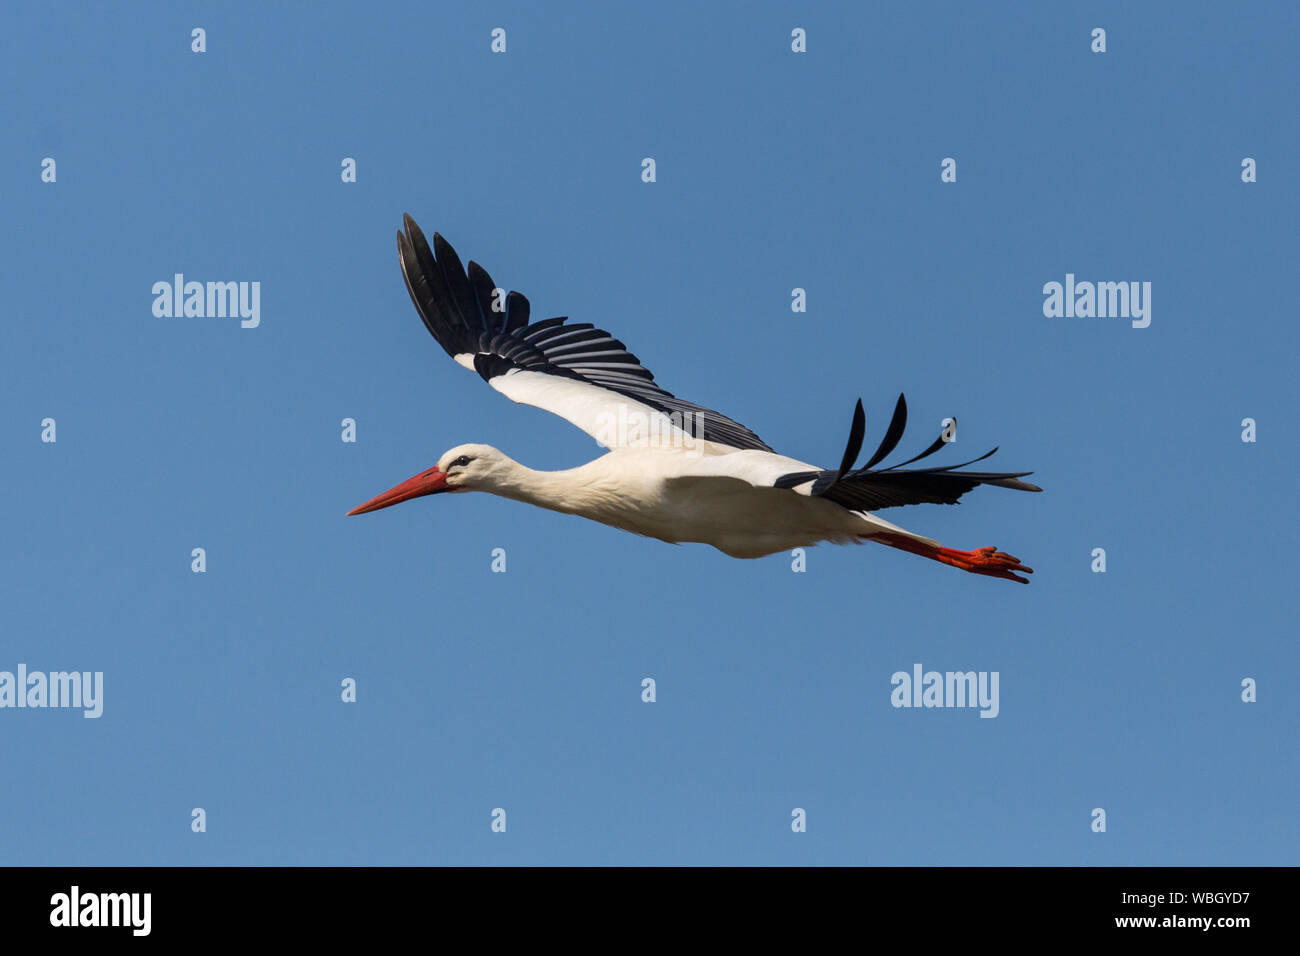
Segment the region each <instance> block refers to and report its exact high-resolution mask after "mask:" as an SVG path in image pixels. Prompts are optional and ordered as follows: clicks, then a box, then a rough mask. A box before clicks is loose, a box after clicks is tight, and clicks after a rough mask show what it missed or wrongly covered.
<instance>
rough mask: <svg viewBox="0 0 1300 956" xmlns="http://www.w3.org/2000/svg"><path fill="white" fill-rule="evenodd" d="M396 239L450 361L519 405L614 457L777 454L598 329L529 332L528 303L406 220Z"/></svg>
mask: <svg viewBox="0 0 1300 956" xmlns="http://www.w3.org/2000/svg"><path fill="white" fill-rule="evenodd" d="M404 220H405V225H406V232H405V233H401V232H399V233H398V234H397V249H398V256H399V259H400V261H401V264H402V277H403V278H404V279H405V280H406V289H407V291H408V292H409V293H410V294H411V301H412V302H414V303H415V310H416V311H417V312H418V313H419V314H420V318H421V319H422V320H423V321H424V326H425V328H427V329H428V330H429V332H430V333H431V334H432V335H433V337H434V338H435V339H437V340H438V344H440V345H441V346H442V347H443V348H444V349H446V351H447V354H448V355H450V356H451V357H452V358H453V359H455V360H456V361H457V362H458V363H460V364H461V365H464V366H465V367H466V368H471V369H474V370H475V371H476V372H478V373H479V375H481V376H482V377H483V379H484V380H485V381H486V382H487V383H488V384H489V385H491V386H492V387H493V388H495V389H496V390H497V391H498V392H500V393H501V394H503V395H505V396H506V397H507V398H509V399H511V400H512V401H515V402H520V403H522V404H524V405H533V406H535V407H537V408H542V409H545V410H546V411H548V412H553V413H554V414H556V415H559V416H560V417H561V418H564V419H566V420H568V421H569V422H572V423H573V424H574V425H576V426H578V427H579V428H581V429H582V430H583V431H585V432H586V433H587V434H588V435H591V436H592V437H593V438H595V439H596V441H598V442H600V443H601V444H602V445H605V446H606V447H607V448H618V447H625V446H629V445H641V444H668V443H680V442H693V441H705V442H711V443H713V444H715V445H721V446H727V447H730V448H753V449H761V450H763V451H771V449H770V448H768V446H767V445H766V444H764V442H763V441H762V439H760V438H759V437H758V436H757V435H755V434H754V433H753V432H752V431H750V430H749V429H748V428H746V427H745V426H744V425H741V424H739V423H737V422H734V421H732V420H731V419H730V418H728V417H726V416H725V415H722V414H720V413H718V412H715V411H713V409H710V408H705V407H704V406H703V405H696V404H695V403H694V402H688V401H684V400H683V399H680V398H677V397H676V396H675V395H673V394H672V393H671V392H668V391H665V390H664V389H662V388H660V387H659V386H658V385H656V384H655V380H654V375H652V374H651V373H650V371H649V370H648V369H646V368H645V367H644V366H643V365H642V364H641V362H640V361H639V360H638V359H637V357H636V356H635V355H633V354H632V353H631V352H629V351H628V350H627V346H625V345H624V344H623V343H622V342H620V341H619V340H618V339H616V338H614V337H613V336H612V335H610V334H609V333H608V332H606V331H604V330H603V329H598V328H595V327H594V326H592V325H591V324H590V323H586V322H581V323H575V324H572V325H569V324H566V322H567V319H565V318H555V319H544V320H542V321H540V322H532V323H530V322H529V306H528V300H527V299H526V298H524V296H522V295H520V294H519V293H518V292H511V293H510V294H509V295H504V296H503V295H501V292H500V290H498V289H497V287H496V285H495V284H494V283H493V282H492V278H491V276H489V275H488V274H487V272H486V271H484V270H483V268H482V267H481V266H479V265H478V263H476V262H470V264H469V271H468V272H466V270H465V268H464V266H462V265H461V263H460V259H459V258H458V257H457V255H456V250H454V249H453V248H452V247H451V245H450V244H449V243H448V242H447V241H446V240H445V239H443V238H442V236H440V235H438V234H437V233H436V232H435V233H434V234H433V248H432V249H430V248H429V243H428V242H427V241H426V240H425V238H424V234H423V233H422V232H421V231H420V227H419V226H417V225H416V224H415V221H414V220H413V219H411V217H410V216H405V217H404Z"/></svg>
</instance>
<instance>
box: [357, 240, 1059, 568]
mask: <svg viewBox="0 0 1300 956" xmlns="http://www.w3.org/2000/svg"><path fill="white" fill-rule="evenodd" d="M404 220H405V231H404V232H398V234H397V249H398V258H399V260H400V262H401V267H402V277H403V278H404V279H405V280H406V289H407V291H408V292H409V293H410V295H411V301H412V302H413V303H415V310H416V312H417V313H418V314H419V316H420V319H421V320H422V321H423V322H424V326H425V328H427V329H428V330H429V332H430V334H432V335H433V337H434V338H435V339H437V341H438V344H439V345H441V346H442V347H443V348H444V349H445V350H446V351H447V354H448V355H450V356H451V357H452V358H453V359H454V360H455V361H456V362H457V363H458V364H460V365H463V366H464V367H465V368H468V369H472V370H473V371H475V372H477V373H478V374H479V375H480V376H481V377H482V378H483V380H484V381H486V382H487V383H488V384H489V385H491V386H492V387H493V388H494V389H496V390H497V391H498V392H500V393H502V394H503V395H505V396H506V397H507V398H509V399H511V400H512V401H515V402H519V403H522V404H524V405H533V406H535V407H537V408H543V409H545V410H547V411H549V412H553V413H554V414H556V415H559V416H560V417H561V418H564V419H566V420H567V421H569V422H571V423H573V424H574V425H576V426H577V427H578V428H580V429H582V430H583V431H584V432H586V433H587V434H589V435H591V436H592V437H593V438H595V439H596V440H597V442H599V443H600V444H601V445H603V446H604V447H606V448H608V449H609V451H608V452H607V453H606V454H604V455H601V456H600V457H599V458H597V459H595V460H594V461H591V462H588V463H587V464H585V465H580V466H579V467H577V468H570V469H567V470H564V471H534V470H533V469H531V468H526V467H524V466H523V465H521V464H519V463H518V462H516V461H514V460H512V459H511V458H509V457H507V456H506V455H505V454H503V453H502V452H500V451H498V450H497V449H495V448H493V447H492V446H490V445H457V446H456V447H455V448H452V449H450V450H449V451H447V452H445V453H444V454H443V455H442V457H441V458H439V459H438V463H437V464H436V465H435V466H434V467H432V468H429V469H428V470H426V471H422V472H420V473H419V474H418V475H415V476H414V477H412V478H409V479H407V480H406V481H404V482H402V483H401V484H400V485H397V486H396V487H394V488H391V489H389V490H388V491H385V492H384V493H383V494H381V495H379V496H377V497H375V498H372V499H371V500H370V501H367V502H366V503H365V504H363V505H360V506H359V507H357V508H354V509H353V510H352V511H349V512H348V514H349V515H355V514H365V513H366V512H369V511H377V510H378V509H380V508H387V507H388V506H389V505H395V504H397V503H398V502H400V501H408V500H410V499H412V498H419V497H422V496H424V495H436V494H442V493H446V492H462V491H486V492H489V493H490V494H494V495H500V496H501V497H504V498H513V499H515V500H516V501H523V502H527V503H528V504H533V505H538V506H539V507H542V508H549V509H550V510H552V511H560V512H564V513H566V514H575V515H580V516H582V517H584V518H590V519H591V520H593V521H599V522H601V523H602V524H607V525H611V526H613V527H615V528H621V529H623V530H624V531H631V532H633V533H635V534H640V535H645V536H648V537H651V538H658V539H659V540H661V541H667V542H670V543H674V544H676V543H680V542H700V543H703V544H709V545H712V546H713V547H715V548H717V549H718V550H719V551H722V552H723V553H725V554H728V555H731V556H732V557H736V558H759V557H763V556H764V555H769V554H773V553H775V552H778V551H789V550H791V549H793V548H798V547H808V546H811V545H814V544H817V543H819V542H823V541H826V542H833V543H836V544H847V543H853V542H863V541H873V542H876V543H877V544H884V545H888V546H889V547H892V548H898V549H900V550H903V551H908V552H910V553H912V554H917V555H920V556H922V557H925V558H930V559H932V560H934V561H939V562H942V563H943V564H947V565H950V566H952V567H955V568H961V569H962V570H963V571H970V572H973V573H975V574H983V575H988V576H990V577H997V578H1006V579H1008V580H1012V581H1020V582H1021V583H1024V584H1028V583H1029V581H1028V579H1027V578H1024V577H1022V576H1021V574H1032V573H1033V569H1032V568H1028V567H1025V566H1024V565H1023V564H1021V563H1020V560H1019V559H1018V558H1015V557H1012V556H1011V555H1009V554H1004V553H1003V552H1001V551H999V550H997V549H996V548H991V547H988V548H976V549H975V550H974V551H958V550H955V549H953V548H946V547H943V546H942V545H941V544H939V542H938V541H935V540H933V539H932V538H927V537H924V536H922V535H919V534H915V533H913V532H911V531H907V530H905V529H903V528H900V527H899V526H897V525H895V524H891V523H890V522H888V521H885V520H884V519H883V518H880V517H879V516H877V515H876V514H875V512H877V511H879V510H881V509H884V508H896V507H899V506H901V505H915V504H925V503H935V504H956V502H957V500H958V499H959V498H960V497H961V496H962V495H963V494H965V493H966V492H968V491H970V490H971V489H972V488H974V487H976V486H977V485H996V486H997V487H999V488H1013V489H1016V490H1018V491H1041V490H1042V489H1041V488H1039V487H1037V486H1036V485H1031V484H1029V483H1028V482H1025V481H1021V480H1020V479H1021V478H1023V477H1025V476H1026V475H1028V474H1031V472H1015V473H1003V472H986V471H960V470H958V469H962V468H965V467H966V466H968V465H973V464H975V463H976V462H979V461H983V460H984V459H985V458H988V457H989V456H990V455H992V454H993V452H995V451H997V449H996V448H994V449H993V451H990V452H989V453H988V454H985V455H981V456H980V457H979V458H975V459H972V460H971V461H968V462H963V463H961V464H958V465H947V466H942V467H922V468H907V467H905V466H907V465H912V464H915V463H916V462H918V461H921V460H922V459H924V458H928V457H929V456H930V455H933V454H934V453H935V452H937V451H939V450H940V449H941V448H942V447H943V446H944V445H945V444H946V442H945V436H943V435H940V436H939V438H938V439H936V440H935V441H934V443H933V444H931V445H930V446H929V447H928V448H926V449H925V450H924V451H922V452H921V453H920V454H919V455H915V456H913V457H912V458H909V459H907V460H906V461H903V462H899V463H898V464H895V465H890V466H888V467H882V466H881V462H882V461H884V459H885V458H886V457H887V456H888V455H889V454H890V453H891V452H892V451H893V450H894V448H895V447H896V446H897V445H898V442H899V440H900V439H901V438H902V436H903V430H904V427H905V426H906V423H907V402H906V401H905V400H904V398H903V396H902V395H900V396H899V397H898V402H897V404H896V405H895V407H894V413H893V417H892V418H891V419H890V422H889V426H888V427H887V428H886V429H885V434H884V437H883V438H882V439H881V441H880V444H879V446H878V447H877V448H876V450H875V451H874V452H873V453H872V455H871V457H870V458H869V459H868V460H867V461H866V463H865V464H864V465H862V466H861V467H855V463H856V462H857V460H858V457H859V454H860V452H861V450H862V442H863V438H864V437H865V434H866V416H865V413H864V412H863V408H862V401H861V400H859V401H858V404H857V407H856V408H855V410H854V412H853V422H852V426H851V428H850V431H849V440H848V445H847V447H846V448H845V449H844V455H843V456H842V458H841V460H840V465H839V467H838V468H830V469H827V468H819V467H817V466H816V465H809V464H807V463H805V462H802V461H798V460H796V459H794V458H788V457H786V456H785V455H780V454H777V453H776V452H774V451H773V450H772V449H771V448H770V447H768V445H767V444H766V443H765V442H764V441H763V440H762V439H760V438H759V437H758V436H757V435H756V434H754V433H753V432H752V431H750V430H749V429H748V428H746V427H745V426H744V425H741V424H739V423H738V422H736V421H733V420H732V419H730V418H728V417H726V416H725V415H722V414H720V413H719V412H716V411H714V410H712V409H710V408H706V407H704V406H703V405H697V404H695V403H694V402H688V401H686V400H684V399H681V398H677V397H676V396H675V395H673V394H672V393H671V392H668V391H665V390H664V389H663V388H661V387H660V386H659V385H658V384H656V382H655V379H654V376H653V375H652V374H651V373H650V371H649V370H648V369H646V368H645V367H644V366H643V365H642V364H641V362H640V360H639V359H638V358H637V357H636V356H635V355H633V354H632V353H631V352H629V351H628V350H627V346H625V345H624V344H623V343H622V342H620V341H619V340H618V339H616V338H614V336H612V335H611V334H610V333H608V332H606V331H604V330H602V329H598V328H596V327H594V326H593V325H591V324H590V323H586V322H581V323H569V322H568V319H567V317H562V318H553V319H543V320H541V321H537V322H533V321H530V314H529V304H528V299H526V298H525V297H524V296H523V295H521V294H520V293H518V292H510V293H509V294H505V293H504V292H503V290H501V289H500V288H498V287H497V286H496V284H495V283H494V282H493V281H492V279H491V277H490V276H489V275H488V274H487V272H486V271H484V269H483V268H482V267H481V266H480V265H478V263H476V262H473V261H471V262H470V264H469V269H468V271H467V270H466V269H465V267H464V266H463V265H461V261H460V259H459V258H458V257H457V255H456V251H455V250H454V249H453V248H452V247H451V245H450V244H449V243H448V242H447V241H446V240H445V239H443V238H442V236H440V235H438V234H437V233H436V232H435V233H434V234H433V246H432V248H430V245H429V243H428V241H427V240H426V239H425V237H424V234H423V233H422V232H421V231H420V228H419V226H417V225H416V224H415V222H414V220H412V219H411V217H410V216H405V217H404Z"/></svg>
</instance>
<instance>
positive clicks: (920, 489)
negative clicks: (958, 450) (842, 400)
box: [775, 395, 1043, 511]
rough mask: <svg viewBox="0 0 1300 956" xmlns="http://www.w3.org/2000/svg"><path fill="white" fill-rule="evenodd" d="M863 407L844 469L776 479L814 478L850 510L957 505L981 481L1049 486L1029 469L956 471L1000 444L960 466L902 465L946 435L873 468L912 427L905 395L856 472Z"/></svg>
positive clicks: (783, 483)
mask: <svg viewBox="0 0 1300 956" xmlns="http://www.w3.org/2000/svg"><path fill="white" fill-rule="evenodd" d="M861 410H862V402H861V401H859V402H858V408H857V412H855V414H854V418H853V424H854V427H853V429H852V430H851V431H850V433H849V448H848V450H846V452H845V464H844V465H842V466H841V467H840V470H839V471H798V472H791V473H790V474H787V475H782V476H781V477H780V478H778V479H777V480H776V482H775V485H776V487H777V488H795V487H798V486H799V485H802V484H805V483H807V482H809V481H811V482H812V488H811V493H812V494H813V495H815V496H817V497H820V498H825V499H827V500H828V501H833V502H835V503H836V504H838V505H842V506H843V507H845V508H848V509H849V510H850V511H879V510H880V509H882V508H897V507H900V506H902V505H919V504H943V505H952V504H956V503H957V501H958V499H959V498H961V496H962V495H964V494H965V493H966V492H968V491H970V490H971V489H972V488H976V487H978V486H979V485H995V486H997V487H999V488H1013V489H1015V490H1017V491H1042V490H1043V489H1041V488H1039V487H1038V486H1037V485H1031V484H1030V483H1029V482H1027V481H1021V480H1020V479H1021V478H1023V477H1025V476H1026V475H1031V474H1033V472H1029V471H1020V472H992V471H957V470H956V469H958V468H964V467H966V466H967V465H973V464H975V463H976V462H977V461H983V460H984V459H985V458H988V457H989V456H990V455H992V454H993V452H995V451H997V449H996V448H994V449H993V451H990V452H986V453H985V454H983V455H980V456H979V457H978V458H972V459H971V460H970V461H966V462H962V463H961V464H960V465H947V466H943V467H936V468H911V469H905V468H903V467H902V465H909V464H911V463H912V462H914V461H919V460H920V459H922V458H925V457H927V456H929V455H933V454H934V453H935V452H936V451H938V450H939V449H940V448H942V447H943V446H944V444H946V443H945V442H944V440H943V438H942V436H941V437H940V438H939V439H938V440H937V441H935V442H934V443H933V444H932V445H930V447H929V448H927V449H926V450H925V451H923V452H921V454H919V455H917V456H916V457H914V458H909V459H908V460H907V461H905V462H901V463H900V464H898V465H892V466H890V467H889V468H879V469H875V468H873V467H872V466H874V465H876V464H878V463H879V462H880V461H881V459H883V458H884V457H885V456H887V455H888V454H889V453H890V452H891V451H893V450H894V448H895V447H897V445H898V442H899V439H901V438H902V437H903V430H904V428H906V426H907V403H906V402H905V401H904V399H903V396H901V395H900V396H899V397H898V404H897V405H895V406H894V417H893V419H892V420H891V421H890V423H889V428H888V429H887V430H886V432H885V437H884V438H883V439H881V442H880V447H879V448H877V449H876V453H875V454H874V455H872V456H871V460H870V461H869V462H867V464H866V465H865V466H864V467H862V468H860V469H858V470H856V471H849V470H848V469H849V467H850V466H851V465H852V461H853V459H855V458H857V451H858V448H859V447H860V446H861V444H862V435H861V434H860V433H859V431H858V413H860V412H861ZM849 451H852V455H849Z"/></svg>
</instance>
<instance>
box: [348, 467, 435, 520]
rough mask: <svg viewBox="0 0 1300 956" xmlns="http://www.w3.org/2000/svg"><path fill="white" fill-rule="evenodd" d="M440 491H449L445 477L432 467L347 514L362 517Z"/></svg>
mask: <svg viewBox="0 0 1300 956" xmlns="http://www.w3.org/2000/svg"><path fill="white" fill-rule="evenodd" d="M440 491H451V489H450V488H448V487H447V476H446V475H445V474H444V473H443V472H441V471H439V470H438V469H437V468H436V467H434V468H430V469H429V470H428V471H422V472H420V474H418V475H416V476H415V477H414V478H407V479H406V480H405V481H404V482H402V483H401V484H400V485H398V486H397V487H396V488H389V489H388V490H387V491H385V492H384V493H383V494H382V495H378V496H377V497H374V498H371V499H370V500H369V501H367V502H366V503H365V504H364V505H358V506H357V507H356V508H353V509H352V510H351V511H349V512H348V514H349V515H363V514H365V513H366V512H367V511H378V510H379V509H380V508H387V507H388V506H389V505H395V504H397V503H398V502H400V501H409V500H410V499H411V498H423V497H424V496H425V495H436V494H437V493H438V492H440Z"/></svg>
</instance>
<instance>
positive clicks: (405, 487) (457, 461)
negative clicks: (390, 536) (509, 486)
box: [348, 445, 514, 515]
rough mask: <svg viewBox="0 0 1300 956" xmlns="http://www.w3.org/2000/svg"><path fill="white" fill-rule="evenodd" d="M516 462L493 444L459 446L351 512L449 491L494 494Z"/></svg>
mask: <svg viewBox="0 0 1300 956" xmlns="http://www.w3.org/2000/svg"><path fill="white" fill-rule="evenodd" d="M513 464H514V462H513V461H512V460H511V459H510V458H508V457H506V456H505V455H503V454H502V453H501V452H499V451H497V450H496V449H495V448H493V447H492V446H491V445H457V446H456V447H455V448H452V449H449V450H448V451H445V452H443V453H442V457H441V458H439V459H438V464H436V465H434V466H433V467H432V468H429V469H427V470H426V471H422V472H420V473H419V474H418V475H414V476H412V477H411V478H408V479H406V481H404V482H402V483H401V484H400V485H397V486H395V487H393V488H389V489H388V490H387V491H385V492H384V493H383V494H382V495H377V496H375V497H374V498H371V499H370V500H369V501H367V502H366V503H365V504H363V505H358V506H357V507H356V508H353V509H352V510H351V511H349V512H348V514H349V515H363V514H365V513H366V512H368V511H378V510H379V509H380V508H387V507H388V506H389V505H395V504H397V503H398V502H401V501H409V500H410V499H412V498H422V497H424V496H425V495H437V494H442V493H443V492H446V491H491V490H493V489H494V488H495V487H496V485H497V481H498V479H499V478H501V477H502V476H503V475H504V474H505V473H506V472H508V471H509V469H510V466H511V465H513Z"/></svg>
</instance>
